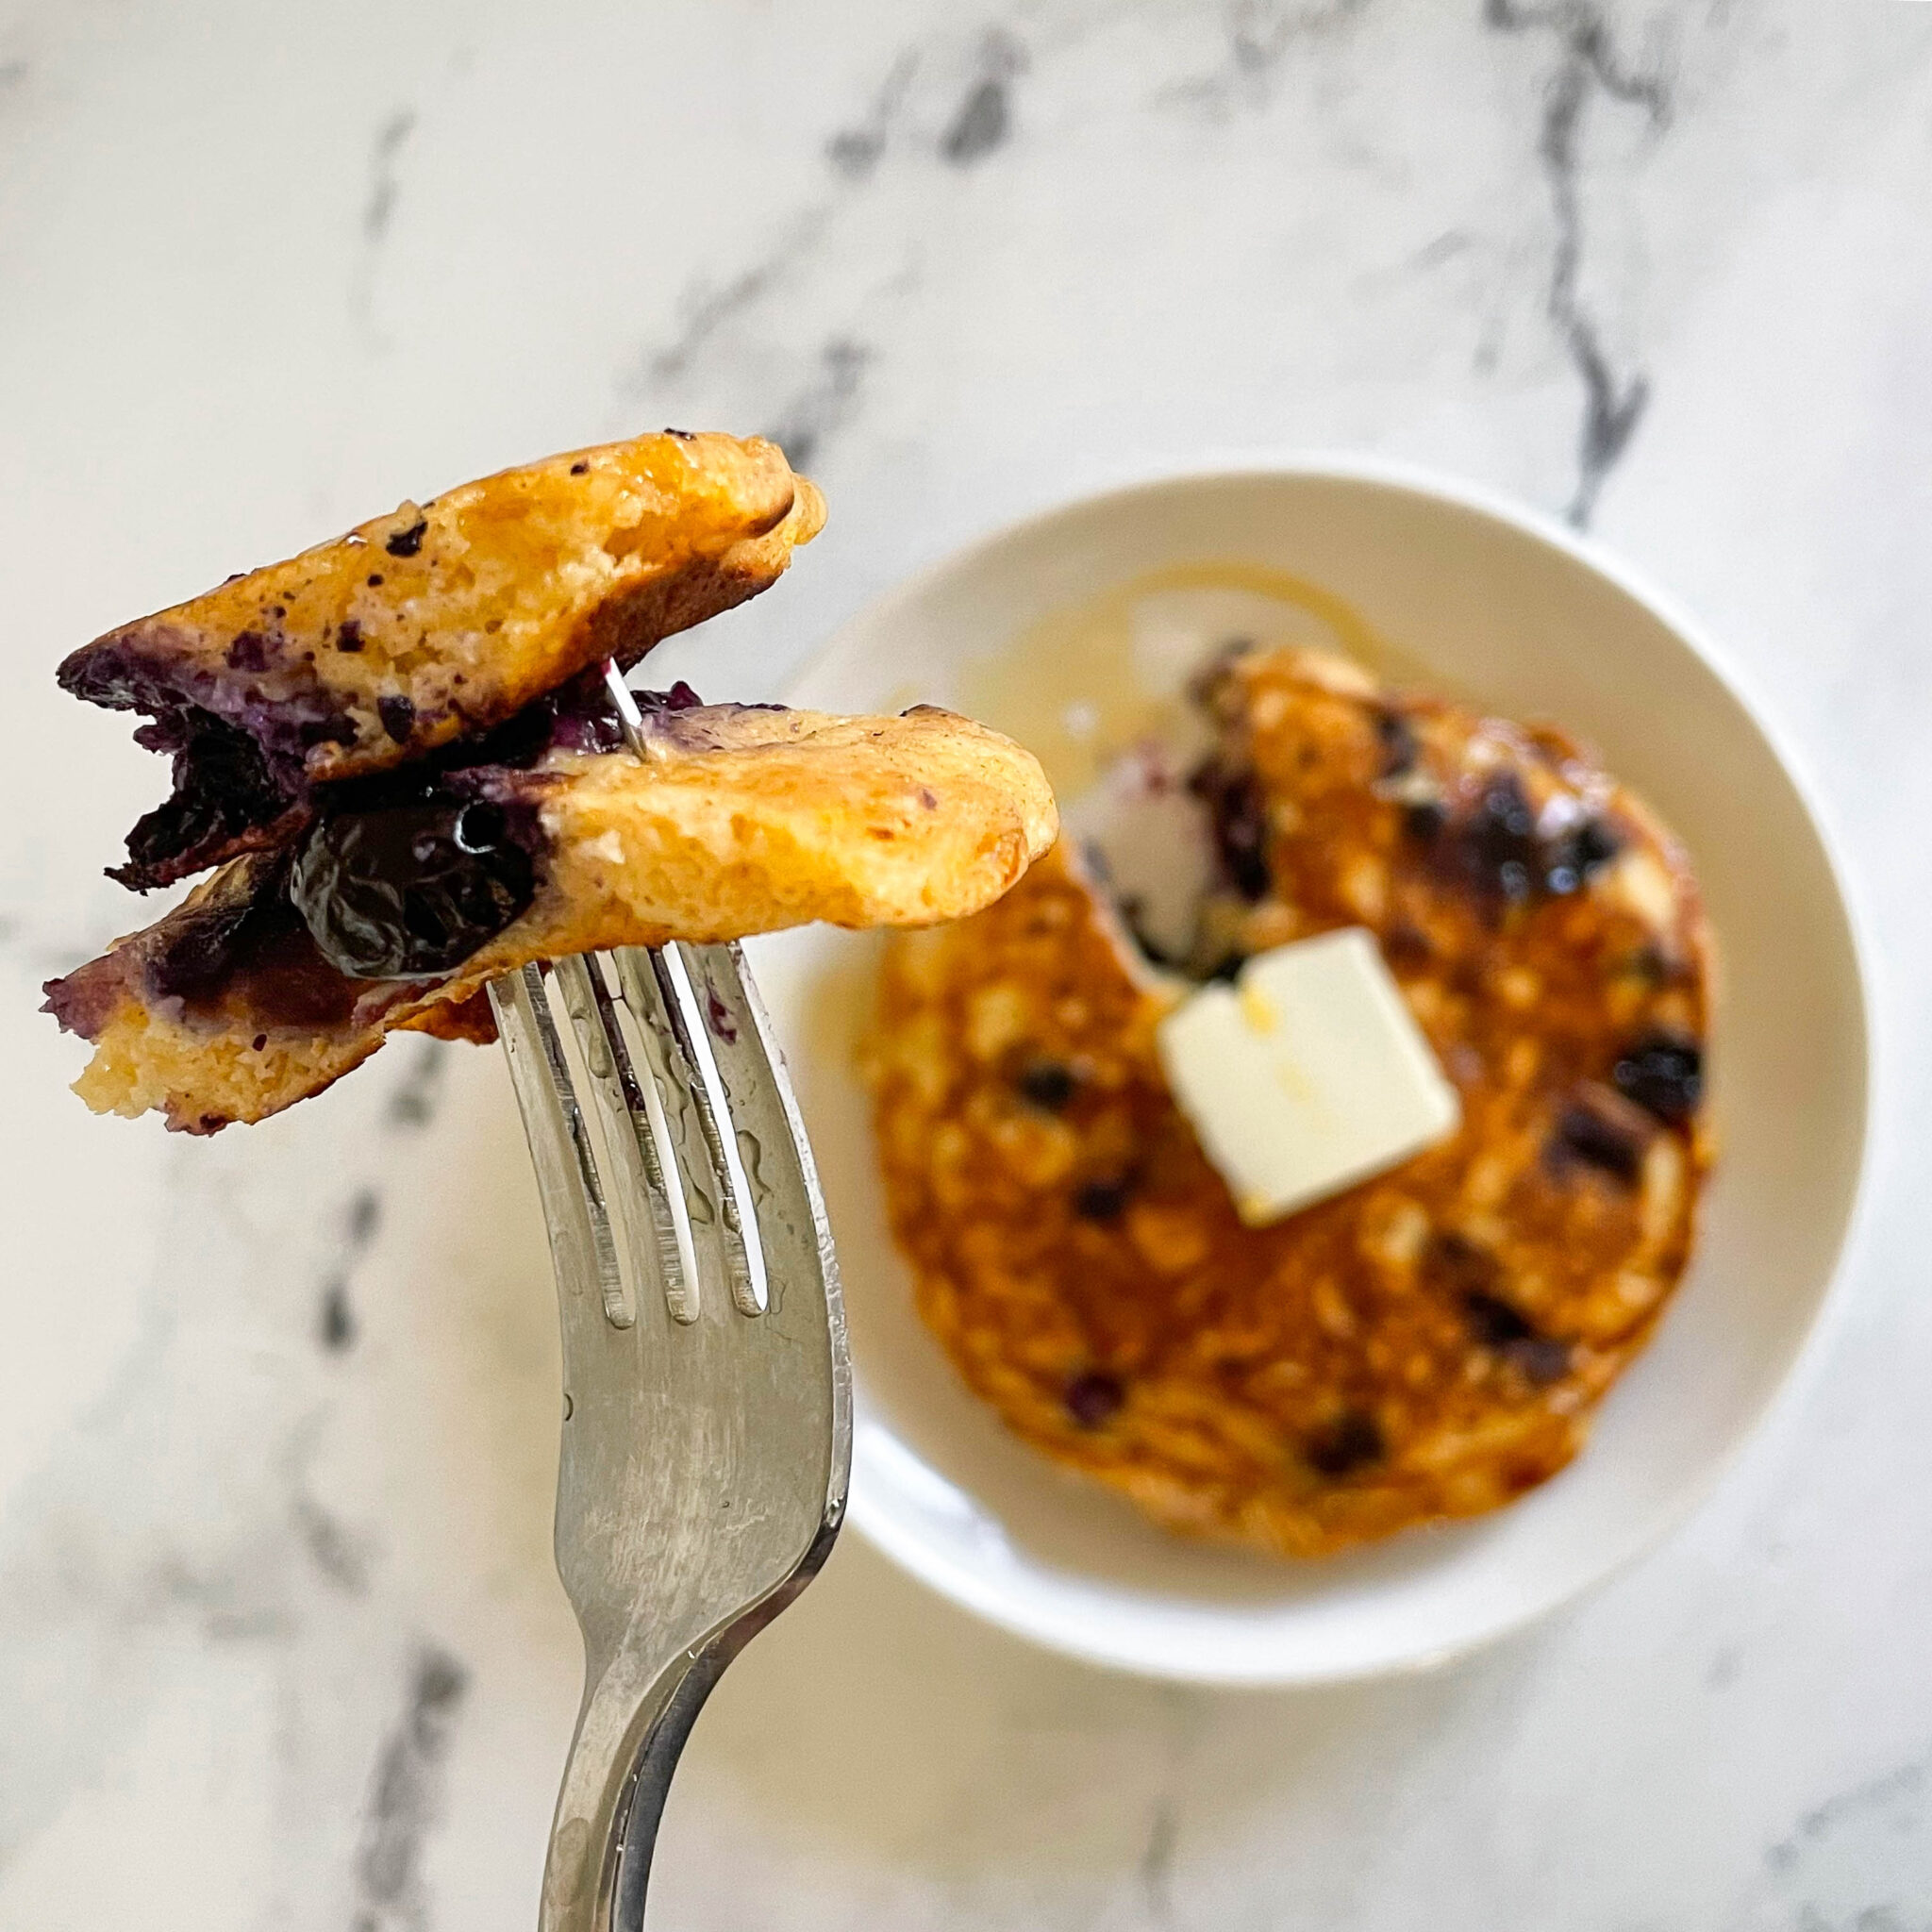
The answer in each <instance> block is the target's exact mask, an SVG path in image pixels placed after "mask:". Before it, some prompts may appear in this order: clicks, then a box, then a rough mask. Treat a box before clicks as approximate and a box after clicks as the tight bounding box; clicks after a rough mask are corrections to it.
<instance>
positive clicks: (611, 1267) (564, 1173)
mask: <svg viewBox="0 0 1932 1932" xmlns="http://www.w3.org/2000/svg"><path fill="white" fill-rule="evenodd" d="M490 1004H491V1009H492V1011H493V1012H494V1014H495V1017H496V1024H497V1030H498V1032H499V1033H500V1034H501V1035H502V1038H503V1044H504V1051H505V1053H506V1056H507V1057H508V1060H509V1070H510V1084H511V1086H512V1087H513V1088H514V1089H515V1090H516V1096H517V1108H518V1111H519V1112H521V1113H522V1115H523V1117H524V1132H525V1137H526V1138H527V1139H528V1141H529V1143H530V1155H531V1158H532V1159H533V1160H534V1161H535V1163H536V1167H537V1181H538V1187H539V1190H540V1191H541V1194H542V1196H543V1201H544V1207H545V1209H546V1215H545V1218H546V1220H547V1222H548V1224H549V1230H550V1245H551V1248H552V1250H553V1258H554V1259H555V1261H556V1264H557V1269H558V1280H559V1281H562V1280H566V1279H568V1280H573V1281H576V1280H582V1279H584V1278H585V1277H586V1276H588V1277H589V1278H590V1279H591V1280H592V1281H594V1282H595V1283H596V1284H597V1286H598V1289H599V1291H600V1293H601V1295H602V1298H603V1301H604V1304H605V1306H606V1307H607V1308H608V1306H609V1303H610V1298H611V1294H612V1292H613V1290H614V1291H616V1292H617V1294H618V1295H619V1296H620V1297H621V1296H622V1293H623V1283H622V1280H621V1277H620V1276H619V1274H618V1267H617V1249H616V1245H615V1243H614V1241H612V1239H611V1233H610V1217H609V1213H608V1209H607V1208H606V1205H605V1200H604V1190H603V1184H602V1182H601V1180H600V1179H599V1177H598V1174H597V1169H596V1163H595V1161H594V1159H593V1158H591V1148H590V1142H589V1140H588V1138H587V1136H586V1133H585V1126H584V1118H583V1114H582V1111H581V1109H580V1108H578V1106H577V1102H576V1094H575V1090H574V1089H573V1087H572V1085H571V1077H570V1069H569V1066H568V1064H567V1063H566V1061H565V1060H564V1058H563V1043H562V1041H560V1040H559V1039H558V1033H557V1024H556V1022H555V1020H554V1019H553V1018H552V1017H551V1013H550V1006H549V1001H548V998H547V997H546V995H545V992H544V988H543V976H542V974H541V970H540V969H539V968H538V967H536V966H534V965H532V966H525V967H524V968H522V969H521V970H520V971H519V972H516V973H513V974H507V975H506V976H505V977H503V978H502V979H498V980H493V981H492V982H491V987H490ZM553 1202H555V1203H557V1204H559V1205H558V1208H557V1209H556V1210H555V1211H551V1210H552V1204H553ZM566 1271H568V1273H566Z"/></svg>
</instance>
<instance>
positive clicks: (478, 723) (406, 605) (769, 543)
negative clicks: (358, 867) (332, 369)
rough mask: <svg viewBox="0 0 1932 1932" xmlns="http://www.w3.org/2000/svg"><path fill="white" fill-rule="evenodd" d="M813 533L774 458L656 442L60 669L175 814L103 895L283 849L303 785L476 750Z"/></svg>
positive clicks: (703, 441)
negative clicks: (574, 681) (144, 757)
mask: <svg viewBox="0 0 1932 1932" xmlns="http://www.w3.org/2000/svg"><path fill="white" fill-rule="evenodd" d="M823 523H824V501H823V499H822V498H821V497H820V495H819V493H818V491H816V490H815V489H813V487H812V486H811V485H810V484H809V483H808V482H807V481H806V480H805V479H804V478H803V477H801V476H794V475H792V473H791V468H790V466H789V465H788V464H787V462H786V460H785V457H784V453H783V452H782V451H781V450H780V449H778V448H777V446H776V445H775V444H774V443H770V442H766V441H761V440H759V439H756V438H755V439H753V440H751V441H738V440H737V439H736V438H733V437H729V436H717V435H702V436H694V435H691V434H688V433H686V432H684V431H681V430H666V431H665V432H664V433H663V434H662V435H658V436H641V437H637V438H635V439H634V440H632V441H627V442H613V443H607V444H605V445H604V446H603V447H601V448H596V449H584V450H574V451H569V452H566V453H565V454H564V455H562V456H557V457H551V458H547V459H546V460H544V461H542V462H538V463H530V464H527V465H525V467H523V468H521V469H514V470H505V471H503V472H502V473H501V474H500V475H494V476H488V477H485V478H483V479H482V480H481V481H479V482H475V483H466V484H463V485H462V486H461V487H459V488H458V489H455V490H450V491H445V492H444V493H443V494H442V495H441V496H439V497H436V498H434V499H433V500H432V501H430V502H428V503H425V504H423V505H420V506H419V505H416V504H413V503H406V504H404V505H403V506H402V508H399V509H397V510H396V511H395V512H393V514H391V515H389V516H384V517H377V518H375V520H374V521H373V522H370V523H366V524H362V525H358V527H357V528H355V529H353V530H351V531H350V532H349V533H348V534H347V535H346V536H343V537H339V538H337V539H335V540H334V541H330V542H326V543H320V544H317V545H316V546H315V547H314V548H312V549H309V550H305V551H304V552H303V553H302V554H301V555H300V556H299V557H293V558H289V559H288V560H287V561H286V562H283V563H275V564H269V565H266V566H264V567H263V568H262V569H260V570H256V571H250V572H248V573H247V574H246V575H240V576H235V577H231V578H229V580H228V581H227V582H226V583H225V584H223V585H222V586H221V587H220V588H219V589H217V590H213V591H208V592H206V593H205V594H204V595H202V596H199V597H194V598H191V599H190V600H189V601H188V602H187V603H185V604H178V605H175V607H174V608H172V609H168V610H162V611H159V612H158V613H157V614H156V615H154V616H152V617H144V618H142V619H141V620H140V621H138V622H137V623H134V624H129V625H122V626H121V627H120V628H119V629H117V630H112V631H109V632H108V634H107V635H106V636H105V637H101V638H97V639H96V640H95V641H93V642H92V643H91V644H87V645H84V646H83V647H82V648H81V649H80V650H78V651H75V653H74V654H73V656H72V657H70V658H68V659H67V661H66V662H65V663H64V664H62V665H61V667H60V673H59V675H60V682H61V685H62V686H63V687H64V688H65V689H66V690H67V691H72V692H73V693H74V694H75V695H76V696H78V697H83V698H87V699H90V700H92V702H93V703H95V704H100V705H106V706H108V707H110V708H114V709H117V710H131V711H136V712H139V713H142V714H143V715H144V716H145V717H146V718H147V719H148V721H149V722H148V723H147V724H143V725H142V727H141V729H140V730H139V732H137V734H136V736H137V737H138V738H139V739H140V741H141V742H142V743H143V744H145V745H147V746H149V747H150V748H151V749H153V750H157V751H163V752H168V753H171V754H172V755H173V757H174V761H175V790H174V793H173V795H172V796H171V797H170V798H169V799H168V800H167V801H166V803H164V804H163V805H161V806H160V807H158V808H157V809H156V810H154V811H152V812H150V813H148V814H147V816H146V817H145V818H143V819H142V821H141V823H140V824H138V825H136V827H135V828H134V830H133V832H132V833H131V834H130V835H129V838H128V841H127V863H126V864H125V866H122V867H121V868H119V869H118V870H117V871H116V872H115V873H114V874H113V876H114V877H116V878H118V879H120V880H122V881H123V882H124V883H125V884H126V885H129V886H133V887H136V888H137V889H140V890H146V889H147V888H149V887H151V886H158V885H166V884H168V883H170V882H171V881H173V880H175V879H179V878H186V877H188V876H190V875H191V874H193V873H196V872H199V871H202V870H203V869H205V868H206V867H208V866H209V865H213V864H216V863H218V862H219V861H221V860H222V859H225V858H233V857H235V856H236V855H237V854H238V853H241V852H245V851H252V850H261V849H266V848H268V847H270V846H273V845H275V843H276V842H277V841H282V840H285V839H286V838H287V837H289V836H290V835H291V833H293V832H295V831H298V830H299V829H300V828H301V827H302V825H304V824H306V823H307V822H308V817H309V816H310V813H311V811H312V808H313V792H314V788H315V786H316V785H318V784H321V783H325V782H329V781H334V780H340V779H344V778H354V777H362V776H367V775H368V774H372V773H375V772H378V771H383V770H387V769H390V768H391V767H394V766H397V765H400V764H403V763H406V762H408V760H411V759H414V758H421V757H423V756H424V755H425V754H426V753H429V752H433V751H435V750H437V749H438V748H439V747H441V746H445V745H447V744H449V743H450V742H452V741H455V740H457V739H460V738H468V737H474V736H475V735H477V734H479V733H482V732H485V731H488V730H490V729H491V727H493V726H495V725H497V724H501V723H503V722H504V721H505V720H506V719H508V718H509V717H511V716H512V715H513V714H515V713H516V712H518V711H520V710H522V709H523V708H524V707H525V705H527V704H529V703H531V702H532V701H533V700H535V699H537V698H539V697H541V696H542V695H543V693H545V692H546V691H553V690H555V689H556V688H557V687H558V686H559V685H561V684H563V683H565V682H566V681H567V680H568V679H570V678H571V677H572V676H574V675H575V674H576V673H578V672H579V671H582V670H583V669H584V668H585V667H587V666H589V665H592V664H596V663H599V662H601V661H602V660H603V659H604V658H615V659H616V660H617V662H618V664H619V665H620V666H621V667H624V668H628V667H629V666H630V665H631V664H632V663H634V662H635V661H636V660H637V659H638V658H641V656H642V655H643V654H644V652H646V651H647V650H649V649H650V647H651V646H652V645H653V644H655V643H657V642H658V641H659V640H660V639H662V638H664V637H667V636H669V635H670V634H671V633H672V632H674V631H680V630H684V629H687V628H689V627H690V626H691V625H694V624H698V623H701V622H702V621H703V620H704V619H706V618H708V617H710V616H712V615H714V614H715V613H717V612H718V611H721V610H725V609H728V608H730V607H731V606H733V605H734V604H740V603H742V602H743V601H744V600H745V599H746V598H747V597H753V596H756V595H757V594H758V592H759V591H762V590H764V589H766V588H767V587H768V586H769V585H771V584H772V583H774V582H775V581H776V579H777V578H778V576H779V575H781V574H782V573H783V572H784V570H785V567H786V565H787V563H788V562H789V561H790V559H791V551H792V548H793V547H794V546H795V545H796V544H800V543H805V542H808V541H810V540H811V538H812V537H813V536H815V535H816V534H817V532H818V530H819V528H820V526H821V525H822V524H823Z"/></svg>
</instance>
